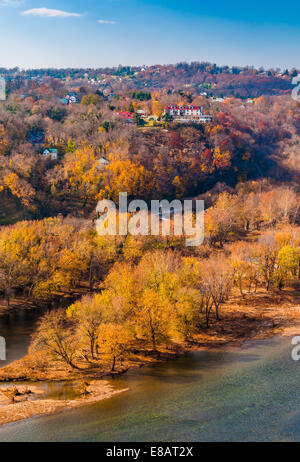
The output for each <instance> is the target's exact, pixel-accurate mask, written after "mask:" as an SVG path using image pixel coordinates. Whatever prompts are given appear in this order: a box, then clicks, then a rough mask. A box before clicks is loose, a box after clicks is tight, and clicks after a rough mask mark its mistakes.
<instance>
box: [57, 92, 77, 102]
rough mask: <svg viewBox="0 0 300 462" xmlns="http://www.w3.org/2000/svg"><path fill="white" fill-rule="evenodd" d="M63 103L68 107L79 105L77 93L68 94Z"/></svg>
mask: <svg viewBox="0 0 300 462" xmlns="http://www.w3.org/2000/svg"><path fill="white" fill-rule="evenodd" d="M61 102H62V103H63V104H67V105H70V104H76V103H79V98H78V95H77V93H76V92H75V91H73V92H71V93H68V94H67V95H66V96H65V98H62V100H61Z"/></svg>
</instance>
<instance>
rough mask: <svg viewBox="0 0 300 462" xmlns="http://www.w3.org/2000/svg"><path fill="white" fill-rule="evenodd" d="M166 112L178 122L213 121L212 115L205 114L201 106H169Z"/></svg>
mask: <svg viewBox="0 0 300 462" xmlns="http://www.w3.org/2000/svg"><path fill="white" fill-rule="evenodd" d="M165 113H166V114H168V115H169V116H172V117H173V119H174V120H176V121H177V122H189V121H190V122H201V123H206V122H211V121H212V116H210V115H205V114H203V108H202V107H200V106H167V107H166V108H165Z"/></svg>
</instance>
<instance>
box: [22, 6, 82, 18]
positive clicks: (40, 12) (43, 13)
mask: <svg viewBox="0 0 300 462" xmlns="http://www.w3.org/2000/svg"><path fill="white" fill-rule="evenodd" d="M21 14H22V15H23V16H39V17H40V18H70V17H76V18H78V17H80V16H81V14H79V13H68V12H67V11H62V10H51V9H49V8H33V9H32V10H27V11H22V13H21Z"/></svg>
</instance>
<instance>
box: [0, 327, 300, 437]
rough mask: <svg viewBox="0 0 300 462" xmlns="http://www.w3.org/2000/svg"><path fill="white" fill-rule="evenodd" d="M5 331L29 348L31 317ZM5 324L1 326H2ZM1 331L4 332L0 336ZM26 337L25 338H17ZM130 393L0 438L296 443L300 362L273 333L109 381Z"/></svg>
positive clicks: (10, 428) (12, 427)
mask: <svg viewBox="0 0 300 462" xmlns="http://www.w3.org/2000/svg"><path fill="white" fill-rule="evenodd" d="M23 321H24V319H23V320H22V322H21V323H20V324H17V326H18V327H17V329H16V332H17V336H18V338H19V340H17V339H15V340H16V341H15V343H14V342H13V337H14V328H13V325H11V324H7V325H6V326H9V325H10V327H6V328H7V332H8V331H9V330H11V332H10V344H11V345H12V346H11V347H10V349H11V351H10V357H13V356H14V353H13V345H16V352H15V353H16V355H17V356H18V357H20V355H21V354H22V341H24V344H23V352H24V349H25V352H26V349H27V345H28V339H27V336H28V333H29V332H30V331H31V330H32V329H33V328H34V324H35V322H36V319H33V320H32V321H33V322H32V324H30V321H29V320H28V322H26V323H25V326H24V331H23V330H22V328H21V326H22V325H23V324H22V323H23ZM1 327H2V329H3V325H1V323H0V330H1ZM1 335H3V334H2V333H1ZM20 335H23V337H22V338H23V340H21V339H20V337H19V336H20ZM112 384H113V385H114V386H115V387H116V388H127V387H128V388H129V389H130V390H129V391H127V392H124V393H122V394H120V395H117V396H115V397H112V398H110V399H108V400H106V401H102V402H99V403H97V404H93V405H88V406H85V407H82V408H78V409H73V410H71V411H66V412H63V413H60V414H57V415H52V416H44V417H36V418H32V419H29V420H27V421H21V422H17V423H13V424H9V425H6V426H3V427H1V428H0V441H115V442H118V441H128V442H131V441H174V442H176V441H300V362H295V361H293V360H292V359H291V340H290V339H289V338H280V337H276V338H273V339H267V340H263V341H256V342H251V343H250V342H249V343H248V344H246V345H245V346H244V347H243V348H232V349H230V350H226V351H208V352H206V351H197V352H191V353H188V354H187V355H186V356H185V357H182V358H180V359H178V360H176V361H170V362H167V363H163V364H156V365H153V366H147V367H144V368H142V369H140V370H138V371H137V370H136V371H130V372H129V373H127V374H125V375H123V376H120V377H117V378H115V379H113V380H112Z"/></svg>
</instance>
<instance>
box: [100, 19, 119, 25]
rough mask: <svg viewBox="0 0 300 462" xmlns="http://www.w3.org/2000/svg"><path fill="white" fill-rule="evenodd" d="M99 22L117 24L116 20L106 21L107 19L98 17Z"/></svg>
mask: <svg viewBox="0 0 300 462" xmlns="http://www.w3.org/2000/svg"><path fill="white" fill-rule="evenodd" d="M98 23H99V24H117V23H116V21H108V20H107V19H98Z"/></svg>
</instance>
